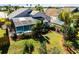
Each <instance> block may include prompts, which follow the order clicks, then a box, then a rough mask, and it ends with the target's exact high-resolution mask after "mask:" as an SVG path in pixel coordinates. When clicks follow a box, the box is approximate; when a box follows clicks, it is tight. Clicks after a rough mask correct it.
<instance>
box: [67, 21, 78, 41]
mask: <svg viewBox="0 0 79 59" xmlns="http://www.w3.org/2000/svg"><path fill="white" fill-rule="evenodd" d="M77 34H78V32H77V30H76V28H75V25H74V23H73V22H72V23H70V25H69V26H68V27H67V36H68V38H69V39H71V40H74V39H76V38H77V37H76V36H77Z"/></svg>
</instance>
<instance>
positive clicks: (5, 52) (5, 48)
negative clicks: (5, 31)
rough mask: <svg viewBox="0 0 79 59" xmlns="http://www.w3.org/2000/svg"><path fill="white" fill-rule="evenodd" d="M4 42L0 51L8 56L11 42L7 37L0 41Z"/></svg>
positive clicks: (0, 44)
mask: <svg viewBox="0 0 79 59" xmlns="http://www.w3.org/2000/svg"><path fill="white" fill-rule="evenodd" d="M1 39H2V40H3V42H1V43H0V46H1V47H0V50H1V54H7V52H8V49H9V46H10V41H9V40H8V39H7V37H2V38H0V40H1Z"/></svg>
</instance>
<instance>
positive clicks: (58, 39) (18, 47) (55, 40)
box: [8, 32, 65, 54]
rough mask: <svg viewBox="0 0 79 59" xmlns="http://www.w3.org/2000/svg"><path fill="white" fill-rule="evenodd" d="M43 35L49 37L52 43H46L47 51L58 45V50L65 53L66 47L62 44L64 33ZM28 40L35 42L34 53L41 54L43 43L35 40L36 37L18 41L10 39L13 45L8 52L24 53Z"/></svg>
mask: <svg viewBox="0 0 79 59" xmlns="http://www.w3.org/2000/svg"><path fill="white" fill-rule="evenodd" d="M43 36H47V37H49V42H50V44H46V48H47V51H50V50H51V49H52V50H53V48H54V47H56V48H57V50H59V51H60V52H61V53H65V51H64V48H63V46H62V35H60V34H58V33H56V32H50V33H48V34H46V35H43ZM26 41H27V42H32V43H33V45H34V51H33V52H32V53H33V54H39V48H40V45H41V44H40V42H39V41H35V40H34V39H28V40H27V39H26V40H20V41H16V42H15V41H13V40H10V43H11V45H10V47H9V50H8V53H9V54H22V53H23V49H24V46H25V42H26ZM49 53H51V52H49Z"/></svg>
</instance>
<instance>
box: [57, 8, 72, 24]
mask: <svg viewBox="0 0 79 59" xmlns="http://www.w3.org/2000/svg"><path fill="white" fill-rule="evenodd" d="M58 17H59V19H60V20H62V21H64V22H65V24H68V23H70V22H71V21H72V14H71V12H70V11H69V10H66V9H65V10H62V11H61V12H60V14H59V16H58Z"/></svg>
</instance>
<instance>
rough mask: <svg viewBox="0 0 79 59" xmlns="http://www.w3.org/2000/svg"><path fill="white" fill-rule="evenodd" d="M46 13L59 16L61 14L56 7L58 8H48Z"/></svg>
mask: <svg viewBox="0 0 79 59" xmlns="http://www.w3.org/2000/svg"><path fill="white" fill-rule="evenodd" d="M45 13H46V15H48V16H57V15H58V14H59V9H56V8H48V9H47V10H46V12H45Z"/></svg>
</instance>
